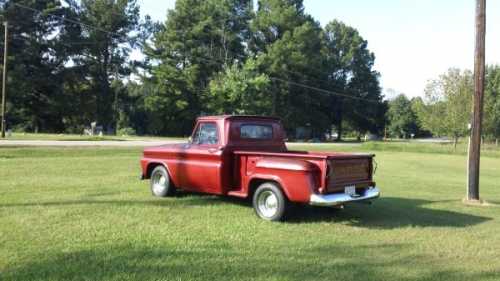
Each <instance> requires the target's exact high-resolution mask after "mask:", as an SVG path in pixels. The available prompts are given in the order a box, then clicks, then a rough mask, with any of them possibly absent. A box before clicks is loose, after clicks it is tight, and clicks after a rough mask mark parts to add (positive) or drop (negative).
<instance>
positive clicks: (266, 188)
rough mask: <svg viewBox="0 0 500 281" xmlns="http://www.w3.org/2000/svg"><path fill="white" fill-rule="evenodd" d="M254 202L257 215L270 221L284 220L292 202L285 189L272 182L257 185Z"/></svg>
mask: <svg viewBox="0 0 500 281" xmlns="http://www.w3.org/2000/svg"><path fill="white" fill-rule="evenodd" d="M252 203H253V208H254V210H255V213H256V214H257V216H259V217H260V218H262V219H264V220H268V221H281V220H284V219H285V216H286V214H287V209H288V207H289V204H290V203H289V202H288V199H287V198H286V196H285V195H284V194H283V191H281V189H280V188H279V187H278V186H277V185H276V184H275V183H272V182H265V183H263V184H261V185H260V186H259V187H257V190H256V191H255V193H254V195H253V201H252Z"/></svg>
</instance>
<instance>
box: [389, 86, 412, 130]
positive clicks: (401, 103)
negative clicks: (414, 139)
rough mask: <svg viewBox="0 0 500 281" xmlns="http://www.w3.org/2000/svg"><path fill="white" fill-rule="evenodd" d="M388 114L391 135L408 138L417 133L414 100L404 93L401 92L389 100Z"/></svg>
mask: <svg viewBox="0 0 500 281" xmlns="http://www.w3.org/2000/svg"><path fill="white" fill-rule="evenodd" d="M387 115H388V118H387V119H388V121H389V126H388V130H389V132H390V134H391V135H393V136H397V137H402V138H407V137H409V136H410V135H412V134H413V135H416V134H417V132H418V125H417V117H416V114H415V113H414V112H413V109H412V102H411V101H410V100H409V99H408V98H407V97H406V96H405V95H404V94H399V95H398V96H396V97H395V98H394V99H392V100H390V101H389V110H388V111H387Z"/></svg>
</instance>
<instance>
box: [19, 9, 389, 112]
mask: <svg viewBox="0 0 500 281" xmlns="http://www.w3.org/2000/svg"><path fill="white" fill-rule="evenodd" d="M12 4H13V5H15V6H17V7H20V8H23V9H27V10H30V11H32V12H37V13H40V14H42V13H45V14H47V15H51V16H54V17H57V18H60V19H61V20H63V21H67V22H70V23H73V24H79V25H81V26H83V27H86V28H90V29H94V30H97V31H100V32H104V33H107V34H111V35H119V36H121V34H119V33H116V32H113V31H109V30H105V29H103V28H100V27H97V26H94V25H91V24H88V23H84V22H81V21H78V20H73V19H69V18H65V17H63V16H59V15H56V14H54V13H50V12H44V11H41V10H38V9H35V8H32V7H28V6H26V5H22V4H19V3H15V2H13V3H12ZM70 43H71V42H70ZM72 43H80V42H72ZM63 44H65V43H64V42H63ZM95 44H98V43H95ZM69 45H70V44H68V45H66V46H69ZM90 57H91V56H90ZM193 57H197V56H193ZM238 57H240V58H244V59H246V57H243V56H238ZM91 58H93V57H91ZM197 58H198V59H202V60H208V61H211V62H216V63H218V64H220V63H222V62H223V61H217V60H215V59H213V58H211V59H208V58H202V57H200V56H198V57H197ZM283 71H285V72H291V73H295V74H299V75H301V76H302V77H305V78H308V76H307V75H304V74H303V73H298V72H293V71H288V70H283ZM262 74H265V75H267V76H268V77H269V79H271V80H273V81H279V82H282V83H287V84H289V85H294V86H297V87H302V88H305V89H309V90H313V91H316V92H319V93H323V94H329V95H334V96H341V97H344V98H349V99H355V100H362V101H367V102H372V103H380V101H378V100H374V99H367V98H362V97H358V96H353V95H349V94H345V93H338V92H335V91H331V90H326V89H322V88H318V87H314V86H310V85H307V84H303V83H299V82H294V81H290V80H286V79H283V78H279V77H275V76H273V75H270V74H268V73H262ZM314 79H315V80H318V81H320V80H319V79H318V78H314ZM306 80H307V79H306ZM309 81H310V80H309ZM322 81H323V82H327V81H326V80H322Z"/></svg>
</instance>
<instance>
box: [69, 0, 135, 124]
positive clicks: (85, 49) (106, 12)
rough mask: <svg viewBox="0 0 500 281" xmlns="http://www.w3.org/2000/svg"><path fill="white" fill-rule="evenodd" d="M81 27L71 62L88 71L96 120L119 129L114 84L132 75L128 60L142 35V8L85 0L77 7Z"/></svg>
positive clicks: (129, 2) (125, 1)
mask: <svg viewBox="0 0 500 281" xmlns="http://www.w3.org/2000/svg"><path fill="white" fill-rule="evenodd" d="M75 9H76V13H77V14H78V16H79V19H80V20H81V21H82V22H84V23H85V25H81V26H80V27H81V31H82V32H81V37H80V38H79V40H80V41H79V42H78V43H79V46H80V47H79V51H78V54H77V55H76V56H74V57H73V58H72V59H73V61H74V63H75V65H77V66H81V67H84V68H85V72H86V74H87V75H88V76H89V78H90V83H89V86H90V89H91V91H92V92H91V94H92V96H93V98H94V102H95V103H94V104H95V111H94V114H93V117H94V120H97V121H98V123H99V124H101V125H102V126H103V127H104V128H106V129H107V130H108V131H109V130H112V129H116V122H117V119H118V118H117V117H118V112H117V111H116V108H117V107H116V103H117V102H118V100H117V92H115V91H114V89H113V87H111V84H112V83H113V81H115V80H121V79H124V78H125V77H127V76H128V75H129V74H130V73H131V68H130V65H129V64H127V59H128V56H129V53H130V52H131V48H132V47H134V46H135V43H136V41H137V37H136V36H134V35H132V33H138V32H139V27H140V25H139V24H140V23H139V7H138V6H137V3H136V1H135V0H116V1H107V0H82V1H81V2H80V5H79V6H77V7H75Z"/></svg>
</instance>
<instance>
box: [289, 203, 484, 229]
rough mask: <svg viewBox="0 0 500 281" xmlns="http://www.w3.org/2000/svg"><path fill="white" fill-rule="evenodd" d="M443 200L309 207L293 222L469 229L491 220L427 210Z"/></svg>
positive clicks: (374, 226)
mask: <svg viewBox="0 0 500 281" xmlns="http://www.w3.org/2000/svg"><path fill="white" fill-rule="evenodd" d="M436 202H442V201H430V200H423V199H409V198H398V197H382V198H379V199H377V200H375V201H374V202H373V204H372V205H364V204H355V203H353V204H350V205H347V206H346V208H345V209H344V210H342V211H339V210H336V209H331V208H320V207H306V208H303V209H302V210H299V211H298V212H295V216H294V218H292V220H291V222H292V223H301V222H311V221H323V222H328V221H331V222H341V223H346V224H349V225H353V226H357V227H366V228H381V229H393V228H401V227H408V226H416V227H467V226H472V225H476V224H480V223H483V222H485V221H488V220H491V218H489V217H483V216H477V215H471V214H465V213H460V212H455V211H450V210H440V209H432V208H427V207H426V206H425V205H429V204H432V203H436Z"/></svg>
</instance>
